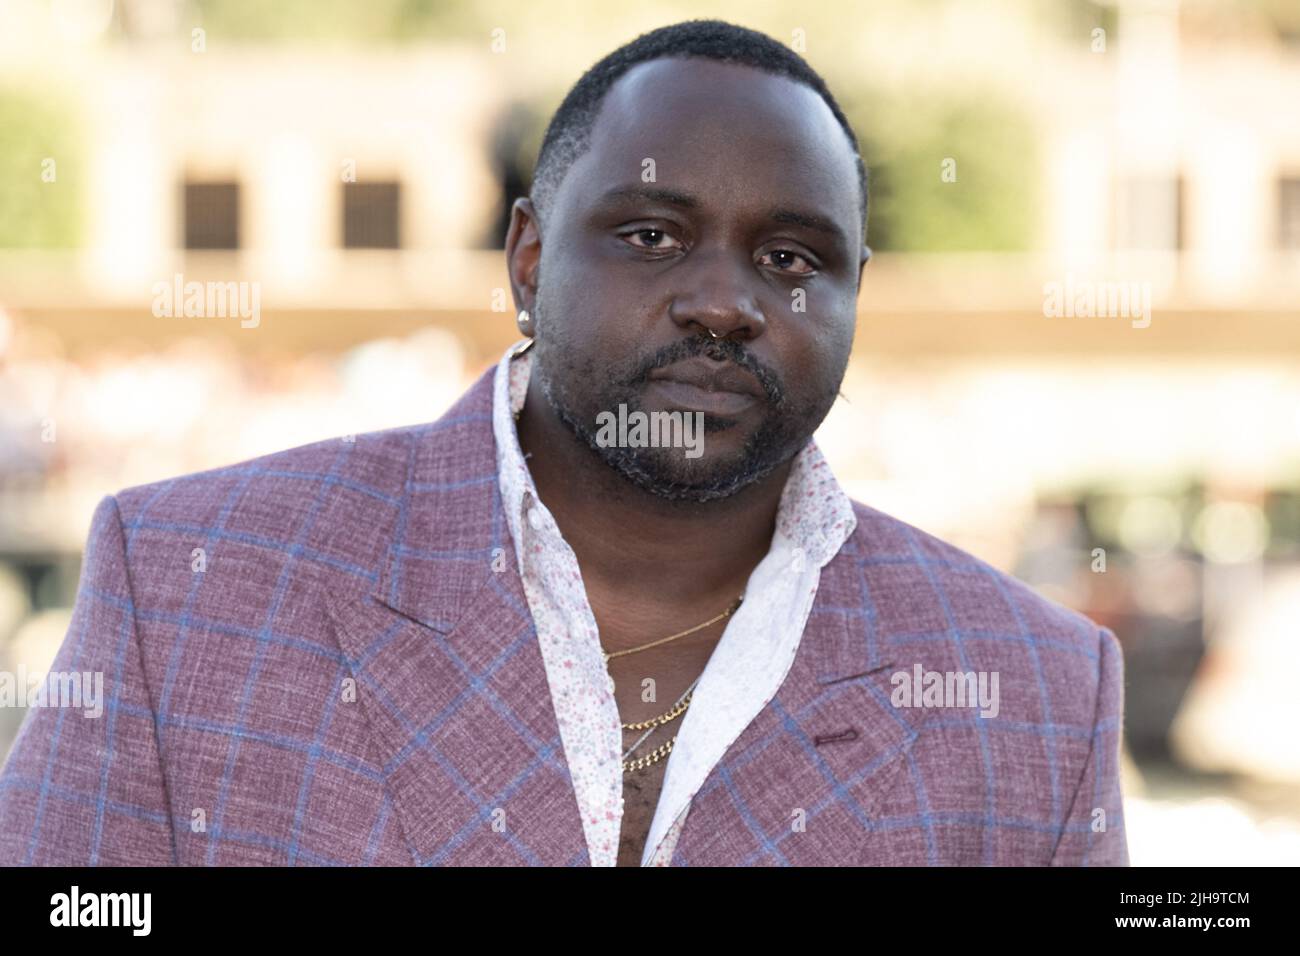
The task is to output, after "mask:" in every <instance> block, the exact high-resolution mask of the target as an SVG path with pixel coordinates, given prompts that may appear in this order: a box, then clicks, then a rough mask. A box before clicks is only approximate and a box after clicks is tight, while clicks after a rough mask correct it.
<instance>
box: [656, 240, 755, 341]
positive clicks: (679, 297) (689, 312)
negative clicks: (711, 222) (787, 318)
mask: <svg viewBox="0 0 1300 956" xmlns="http://www.w3.org/2000/svg"><path fill="white" fill-rule="evenodd" d="M691 258H692V259H693V260H694V261H693V262H692V263H691V265H692V269H691V270H690V272H679V273H678V274H679V275H680V276H681V278H682V281H683V283H684V285H685V287H684V289H683V290H682V291H681V292H679V293H678V294H676V295H675V296H673V300H672V303H671V304H670V305H669V308H668V316H669V318H671V319H672V321H673V323H674V324H676V325H677V326H679V327H680V328H682V329H685V330H687V331H689V332H694V333H696V334H704V335H707V336H709V337H710V338H716V339H722V338H729V339H732V340H733V341H749V340H752V339H754V338H757V337H758V336H760V335H762V334H763V332H764V330H765V328H766V325H767V322H766V320H765V319H764V318H763V313H762V311H761V310H760V309H759V307H758V302H757V301H756V300H755V298H754V293H753V291H752V288H751V285H752V283H753V282H755V281H757V280H756V278H755V276H754V275H753V266H752V265H751V264H750V263H749V262H748V261H746V262H745V263H744V264H743V265H742V264H740V263H738V262H737V261H736V258H737V257H733V256H730V255H728V254H727V253H726V252H725V251H721V250H719V251H718V252H717V253H715V254H713V255H709V254H707V253H704V254H702V251H701V250H699V249H696V250H695V253H694V254H693V255H692V257H691Z"/></svg>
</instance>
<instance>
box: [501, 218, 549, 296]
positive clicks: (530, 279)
mask: <svg viewBox="0 0 1300 956" xmlns="http://www.w3.org/2000/svg"><path fill="white" fill-rule="evenodd" d="M541 261H542V233H541V228H540V223H539V222H538V219H537V212H536V210H534V209H533V203H532V200H530V199H528V198H527V197H521V198H519V199H516V200H515V202H514V205H513V206H511V207H510V228H509V229H507V230H506V270H507V272H508V273H509V275H510V290H511V293H512V294H513V295H514V300H515V310H516V311H518V310H519V309H527V310H528V311H530V312H531V311H532V310H533V303H534V301H535V300H536V298H537V267H538V265H539V264H540V263H541Z"/></svg>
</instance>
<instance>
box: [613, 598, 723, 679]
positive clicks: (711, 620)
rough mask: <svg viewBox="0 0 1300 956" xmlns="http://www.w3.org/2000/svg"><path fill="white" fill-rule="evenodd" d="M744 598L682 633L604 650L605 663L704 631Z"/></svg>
mask: <svg viewBox="0 0 1300 956" xmlns="http://www.w3.org/2000/svg"><path fill="white" fill-rule="evenodd" d="M744 600H745V595H743V594H742V595H741V596H740V597H738V598H736V600H734V601H732V602H731V607H729V608H727V609H726V610H725V611H723V612H722V613H721V614H719V615H718V616H717V617H711V618H709V619H708V620H707V621H705V622H704V623H703V624H696V625H695V626H694V627H692V628H689V629H688V630H685V631H682V632H681V633H680V634H670V635H669V636H668V637H661V638H659V640H657V641H651V642H650V643H649V644H642V645H641V646H640V647H629V648H628V649H627V650H623V651H615V652H614V653H613V654H610V653H607V652H604V651H602V653H604V655H605V663H606V664H609V662H610V661H612V660H613V659H614V658H616V657H623V656H624V655H625V654H635V653H637V652H638V651H648V650H649V649H650V648H652V647H658V646H659V645H660V644H667V643H668V642H669V641H675V640H677V639H678V638H679V637H686V636H687V635H689V634H694V633H695V632H696V631H702V630H704V628H706V627H708V626H709V625H710V624H717V623H718V622H719V621H721V620H723V619H724V618H728V617H731V615H733V614H735V613H736V609H737V608H738V607H740V604H741V602H742V601H744Z"/></svg>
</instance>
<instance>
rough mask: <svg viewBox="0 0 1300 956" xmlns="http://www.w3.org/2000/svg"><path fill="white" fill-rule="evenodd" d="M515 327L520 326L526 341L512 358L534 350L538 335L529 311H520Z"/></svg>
mask: <svg viewBox="0 0 1300 956" xmlns="http://www.w3.org/2000/svg"><path fill="white" fill-rule="evenodd" d="M515 325H517V326H519V331H520V332H521V333H523V335H524V336H525V339H524V341H523V343H522V344H521V345H516V346H515V350H514V352H512V353H511V355H512V357H513V356H519V355H523V354H524V353H525V352H527V351H528V350H529V349H530V348H532V347H533V343H534V342H535V341H537V340H536V339H535V338H533V336H534V335H535V334H536V330H535V329H534V328H533V317H532V316H531V315H529V314H528V310H527V309H520V310H519V315H518V317H517V318H516V319H515ZM517 417H518V416H516V418H517Z"/></svg>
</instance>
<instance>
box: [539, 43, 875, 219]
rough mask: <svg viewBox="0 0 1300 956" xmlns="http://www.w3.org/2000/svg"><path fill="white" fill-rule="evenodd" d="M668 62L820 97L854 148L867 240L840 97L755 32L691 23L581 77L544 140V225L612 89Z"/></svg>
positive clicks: (863, 188) (626, 48) (622, 51)
mask: <svg viewBox="0 0 1300 956" xmlns="http://www.w3.org/2000/svg"><path fill="white" fill-rule="evenodd" d="M664 57H698V58H704V59H709V60H717V61H719V62H721V63H739V64H741V65H743V66H751V67H754V68H755V69H758V70H762V71H763V72H765V73H770V74H772V75H774V76H785V77H788V78H790V79H792V80H794V81H795V82H796V83H802V84H803V85H804V86H807V87H809V88H810V89H812V90H813V91H815V92H816V93H817V95H818V96H820V97H821V98H822V99H823V100H824V101H825V102H826V105H827V106H829V107H830V108H831V113H833V114H834V115H835V119H836V120H837V121H838V122H839V124H840V128H841V129H843V130H844V135H845V136H847V137H848V138H849V145H851V146H852V147H853V160H854V164H855V166H856V167H857V173H858V211H859V215H860V217H861V227H862V236H863V238H864V239H865V238H866V234H867V169H866V166H865V165H864V164H863V162H862V154H861V152H860V151H859V149H858V138H857V137H856V136H855V135H854V134H853V128H852V127H851V126H850V125H849V121H848V119H847V118H845V116H844V112H843V111H842V110H841V109H840V107H839V104H838V103H836V102H835V97H834V96H832V95H831V92H830V90H828V89H827V88H826V83H825V81H823V80H822V78H821V76H820V75H819V74H818V73H817V71H816V70H814V69H813V68H812V67H811V66H809V65H808V63H807V62H806V61H805V60H804V59H803V57H801V56H799V54H797V53H795V52H794V51H793V50H791V49H790V48H789V47H787V46H785V45H783V44H781V43H778V42H777V41H776V40H773V39H772V38H771V37H769V36H767V35H766V34H763V33H759V32H758V31H757V30H750V29H747V28H745V27H740V26H736V25H735V24H732V23H727V22H725V21H723V20H686V21H683V22H682V23H674V24H672V25H671V26H666V27H660V28H659V29H658V30H652V31H650V32H649V33H643V34H641V36H639V37H637V38H636V39H635V40H632V41H631V42H630V43H626V44H624V45H623V46H621V47H619V48H618V49H617V50H615V51H614V52H613V53H610V54H609V55H608V56H606V57H605V58H604V59H602V60H600V61H599V62H598V63H596V65H595V66H593V67H591V69H589V70H587V72H586V73H584V74H583V75H582V77H581V78H580V79H579V80H578V82H577V83H575V84H574V86H573V89H571V90H569V93H568V95H567V96H565V98H564V101H563V102H561V103H560V107H559V109H557V110H556V111H555V115H554V116H552V117H551V122H550V124H549V125H548V126H547V127H546V134H545V136H543V137H542V146H541V149H540V150H539V151H538V154H537V165H536V167H535V168H534V170H533V184H532V189H531V190H530V193H529V198H530V199H531V200H532V203H533V206H534V208H535V210H536V211H537V214H538V216H539V218H541V219H545V218H546V216H547V215H548V213H549V211H550V208H551V204H552V203H553V202H554V199H555V194H556V193H557V192H558V191H559V188H560V183H561V182H562V181H563V180H564V176H565V174H566V173H568V171H569V167H570V166H572V165H573V164H574V162H575V161H576V160H577V159H578V158H579V157H581V156H582V155H583V154H584V153H586V152H587V150H588V149H590V148H591V128H592V125H593V124H594V123H595V121H596V115H597V114H598V113H599V112H600V105H601V103H602V102H604V99H605V94H606V93H608V92H609V90H610V87H612V86H613V85H614V83H615V82H616V81H617V80H618V78H619V77H621V76H622V75H623V74H624V73H626V72H627V71H628V70H630V69H632V67H634V66H636V65H637V64H638V63H646V62H648V61H650V60H658V59H661V58H664Z"/></svg>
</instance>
